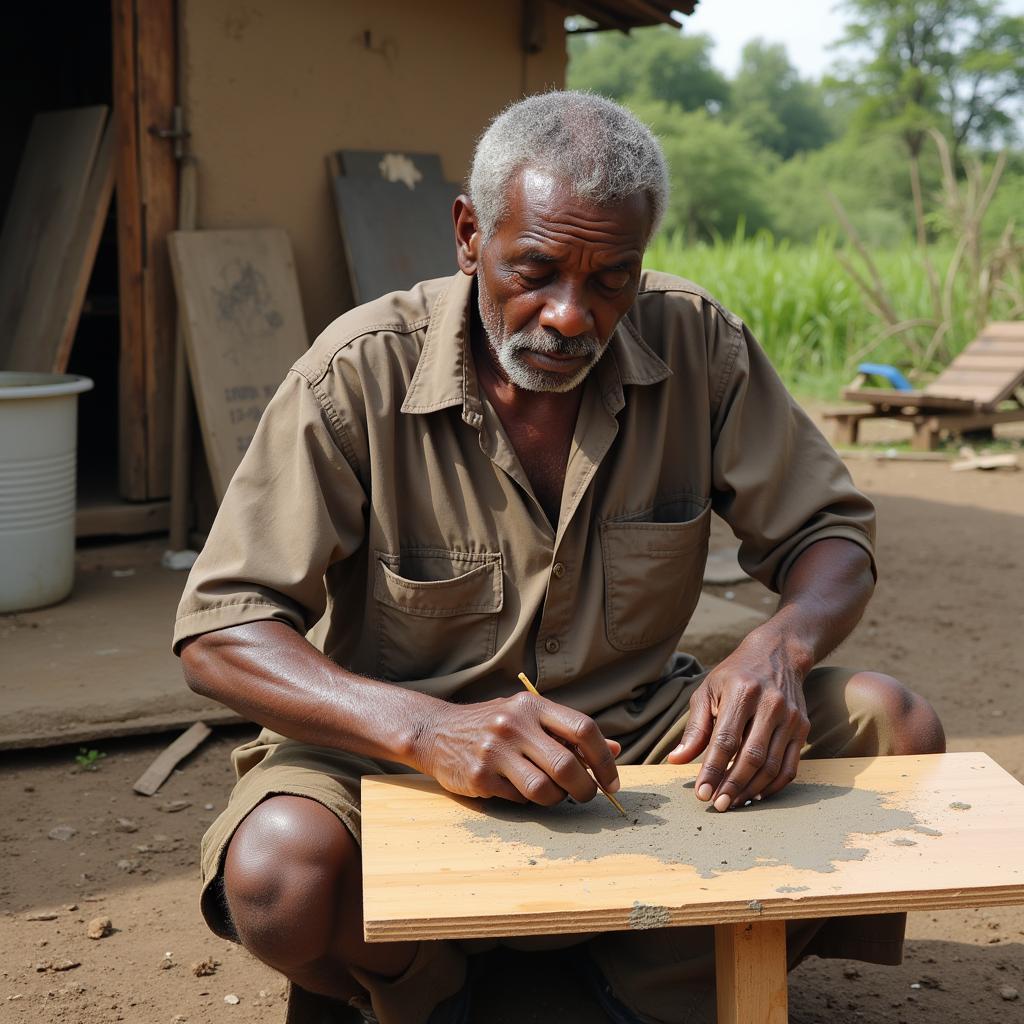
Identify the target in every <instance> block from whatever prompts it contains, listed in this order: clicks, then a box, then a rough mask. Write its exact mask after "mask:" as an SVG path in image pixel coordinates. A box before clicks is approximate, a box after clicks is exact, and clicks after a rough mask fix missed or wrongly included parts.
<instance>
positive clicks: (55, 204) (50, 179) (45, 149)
mask: <svg viewBox="0 0 1024 1024" xmlns="http://www.w3.org/2000/svg"><path fill="white" fill-rule="evenodd" d="M106 119H107V108H106V107H102V106H96V107H82V108H80V109H77V110H58V111H54V112H52V113H47V114H38V115H36V117H35V119H34V120H33V122H32V128H31V130H30V132H29V137H28V141H27V143H26V145H25V150H24V153H23V154H22V159H21V163H20V164H19V167H18V174H17V177H16V178H15V181H14V188H13V190H12V192H11V198H10V202H9V204H8V208H7V214H6V216H5V218H4V224H3V230H2V231H0V369H5V370H25V371H29V372H44V373H45V372H49V371H50V370H51V369H52V366H53V361H54V356H55V352H56V349H57V345H58V342H59V340H60V339H59V338H56V337H54V336H53V333H52V332H53V330H54V320H53V310H54V302H55V300H56V298H57V293H58V288H59V283H60V280H61V275H62V273H63V272H64V270H65V267H66V265H67V259H68V252H69V247H70V246H71V244H72V241H73V239H74V238H75V235H76V232H77V231H78V228H79V222H80V218H81V214H82V204H83V200H84V199H85V195H86V190H87V188H88V185H89V181H90V175H91V173H92V168H93V164H94V163H95V160H96V153H97V150H98V148H99V145H100V139H101V136H102V134H103V125H104V122H105V121H106Z"/></svg>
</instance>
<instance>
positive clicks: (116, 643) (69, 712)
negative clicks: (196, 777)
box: [0, 540, 238, 749]
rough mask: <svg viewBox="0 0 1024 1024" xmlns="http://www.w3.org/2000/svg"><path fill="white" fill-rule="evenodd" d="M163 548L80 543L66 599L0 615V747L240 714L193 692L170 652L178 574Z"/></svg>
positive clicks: (147, 543) (89, 737)
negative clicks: (166, 564)
mask: <svg viewBox="0 0 1024 1024" xmlns="http://www.w3.org/2000/svg"><path fill="white" fill-rule="evenodd" d="M164 546H165V545H164V544H163V542H162V541H161V540H156V541H153V540H149V541H141V542H132V543H125V544H116V545H109V546H103V547H85V548H80V549H79V551H78V553H77V557H76V577H75V589H74V592H73V593H72V595H71V597H70V598H68V600H67V601H64V602H62V603H61V604H58V605H54V606H53V607H51V608H42V609H39V610H38V611H32V612H22V613H19V614H15V615H2V616H0V749H11V748H15V747H42V746H52V745H54V744H58V743H79V742H85V741H87V740H90V741H91V740H98V739H105V738H107V737H110V736H127V735H132V734H134V733H146V732H159V731H163V730H165V729H175V728H178V727H180V726H186V725H189V724H191V723H192V722H194V721H196V720H198V719H201V720H202V721H205V722H207V723H208V724H212V723H214V722H225V721H237V720H238V718H237V716H236V715H235V714H234V712H231V711H228V710H227V709H226V708H224V707H221V706H220V705H219V704H215V703H214V702H213V701H209V700H206V699H204V698H202V697H199V696H197V695H196V694H194V693H192V692H191V691H190V690H189V689H188V687H187V686H186V685H185V683H184V681H183V679H182V676H181V666H180V665H179V664H178V659H177V658H175V657H174V655H173V654H171V650H170V638H171V623H172V621H173V619H174V610H175V608H176V607H177V604H178V598H179V597H180V595H181V591H182V588H183V587H184V585H185V577H186V574H185V573H182V572H171V571H170V570H167V569H163V568H161V566H160V556H161V554H162V553H163V548H164Z"/></svg>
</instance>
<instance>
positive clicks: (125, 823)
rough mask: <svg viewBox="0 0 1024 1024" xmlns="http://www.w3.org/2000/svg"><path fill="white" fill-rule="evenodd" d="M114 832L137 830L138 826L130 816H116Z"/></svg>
mask: <svg viewBox="0 0 1024 1024" xmlns="http://www.w3.org/2000/svg"><path fill="white" fill-rule="evenodd" d="M114 831H115V832H138V831H139V826H138V825H136V824H135V822H134V821H132V819H131V818H118V819H117V824H116V825H115V826H114Z"/></svg>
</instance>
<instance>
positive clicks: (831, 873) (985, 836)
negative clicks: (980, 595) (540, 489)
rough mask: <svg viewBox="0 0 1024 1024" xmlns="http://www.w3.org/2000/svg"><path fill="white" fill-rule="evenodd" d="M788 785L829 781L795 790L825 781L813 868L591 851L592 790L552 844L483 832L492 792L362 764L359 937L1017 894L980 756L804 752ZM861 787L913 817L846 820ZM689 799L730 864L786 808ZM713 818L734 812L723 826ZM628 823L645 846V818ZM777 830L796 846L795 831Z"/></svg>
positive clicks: (604, 825) (810, 913)
mask: <svg viewBox="0 0 1024 1024" xmlns="http://www.w3.org/2000/svg"><path fill="white" fill-rule="evenodd" d="M697 770H698V766H696V765H683V766H674V765H654V766H635V767H623V768H620V778H621V780H622V789H621V790H620V792H619V793H618V796H619V798H620V799H621V800H622V802H623V804H624V805H625V806H626V808H627V811H628V810H630V808H631V805H632V806H638V802H639V801H640V800H641V798H642V797H643V795H644V791H645V788H647V789H648V790H651V791H653V790H654V789H658V791H659V792H661V793H669V794H671V797H670V799H671V800H679V801H693V802H694V803H695V804H696V800H695V797H694V796H693V791H692V779H693V778H694V776H695V775H696V772H697ZM688 783H689V785H688ZM799 786H804V787H814V786H828V787H835V788H834V789H830V790H828V791H823V790H815V789H812V788H807V789H805V790H804V792H805V793H808V794H811V793H821V792H828V793H829V794H832V795H831V796H830V798H829V799H825V800H822V801H820V802H821V805H822V814H823V815H825V817H823V818H822V819H821V821H822V823H823V825H824V826H825V831H826V832H827V831H829V830H834V833H835V838H834V847H835V853H836V856H835V857H833V858H832V859H831V860H828V861H826V863H825V864H824V865H821V866H819V869H808V868H806V867H804V868H794V867H793V865H792V864H786V863H768V862H765V863H755V864H754V865H753V866H751V867H748V868H746V869H745V870H730V869H728V868H725V869H722V871H721V873H718V872H717V871H715V872H708V871H707V870H706V869H705V870H703V871H700V870H698V869H697V868H695V867H694V866H693V864H691V863H689V862H688V861H687V853H686V850H685V849H680V851H679V853H678V856H674V857H673V858H672V859H670V860H666V859H658V858H656V857H653V856H649V855H644V854H641V853H639V852H638V853H627V854H621V853H618V854H616V855H614V856H601V855H600V849H601V844H602V842H603V841H604V840H603V837H602V832H603V831H604V830H611V829H612V828H613V827H619V828H621V827H622V820H621V819H620V818H619V817H618V815H617V814H616V812H615V811H614V809H613V808H611V807H609V806H608V805H607V804H606V802H604V801H600V802H593V803H591V804H588V805H586V806H585V808H581V809H580V811H581V812H583V811H585V812H586V814H587V815H592V817H586V818H584V817H581V818H580V819H579V820H580V821H581V822H582V827H581V828H580V829H579V832H580V834H579V835H578V836H572V837H569V838H568V839H567V838H566V837H565V835H564V834H563V835H561V837H560V838H559V839H558V850H559V855H558V856H551V857H549V856H546V854H545V849H544V848H543V846H544V844H539V845H538V844H535V845H533V846H527V845H523V844H522V843H517V842H503V841H501V840H500V839H496V838H494V836H492V835H489V829H490V828H491V824H492V821H493V818H494V817H495V815H500V814H501V806H500V805H499V804H497V802H495V803H493V804H491V806H489V805H488V802H485V801H476V800H469V799H465V798H460V797H454V796H452V795H450V794H448V793H446V792H445V791H444V790H442V789H441V787H440V786H439V785H438V784H437V783H436V782H435V781H434V780H432V779H429V778H426V777H424V776H408V775H406V776H367V777H365V778H364V779H363V783H362V815H363V837H362V849H363V880H364V881H363V884H364V918H365V921H364V927H365V934H366V937H367V939H368V940H370V941H391V940H397V939H435V938H453V937H459V938H465V937H477V936H479V937H483V936H503V935H531V934H552V933H571V932H591V931H614V930H625V929H629V928H639V927H663V926H666V925H696V924H705V925H710V924H723V923H732V922H742V921H752V920H753V921H766V920H787V919H791V918H806V917H830V916H837V915H849V914H871V913H879V912H884V911H899V910H923V909H935V908H942V907H953V906H983V905H993V904H1010V903H1024V786H1021V785H1020V783H1018V782H1017V781H1016V780H1015V779H1014V778H1013V777H1012V776H1010V775H1009V774H1008V773H1007V772H1005V771H1004V770H1003V769H1002V768H1000V767H999V766H998V765H997V764H996V763H995V762H994V761H992V759H991V758H989V757H988V756H987V755H985V754H980V753H969V754H933V755H921V756H908V757H879V758H860V759H853V760H831V761H805V762H803V763H802V764H801V767H800V774H799V777H798V779H797V781H796V782H795V783H793V784H792V786H791V787H790V789H792V790H793V794H794V795H795V796H796V797H798V796H799V793H800V790H799V789H793V787H799ZM787 792H789V791H788V790H787ZM865 793H867V794H869V796H868V797H867V798H866V797H865V796H864V794H865ZM870 794H875V795H876V796H875V797H871V796H870ZM866 799H867V800H868V802H869V803H871V802H874V803H877V806H878V808H879V809H880V810H879V814H880V816H881V817H880V820H881V819H884V818H885V816H886V815H887V814H889V815H892V813H893V811H894V809H895V811H897V812H903V813H902V815H901V814H900V813H896V814H895V817H896V818H900V817H901V816H902V819H903V820H905V821H912V822H914V826H913V827H912V828H909V829H907V828H899V829H891V828H887V829H886V830H885V831H880V832H874V831H869V832H866V833H865V832H862V833H856V832H852V831H851V830H850V828H848V827H847V826H848V822H849V820H855V821H857V820H863V807H864V805H865V800H866ZM505 806H506V807H508V805H505ZM804 806H805V807H807V806H809V805H808V804H807V803H806V802H805V804H804ZM858 807H859V808H861V810H860V811H857V808H858ZM492 808H493V810H492ZM751 811H755V812H756V813H751ZM531 812H532V813H535V814H536V816H537V817H538V818H540V819H543V817H544V814H545V811H544V809H543V808H536V809H535V810H534V809H532V808H531ZM855 812H857V813H859V814H860V815H861V817H860V818H858V817H857V813H855ZM686 813H687V814H689V813H690V811H689V810H687V811H686ZM696 813H697V814H699V815H700V816H701V817H700V818H699V820H700V821H702V822H703V824H702V826H701V828H702V830H703V831H701V833H700V835H701V836H702V837H703V838H702V840H701V841H710V842H713V843H716V844H718V845H717V846H716V847H715V850H716V857H717V856H718V853H719V852H720V855H721V857H720V859H721V861H723V862H728V861H733V862H734V863H739V862H742V859H743V855H744V854H743V852H742V850H741V848H740V847H739V846H738V845H737V844H740V843H742V844H746V843H752V844H754V843H758V842H759V839H760V838H761V837H762V835H763V834H766V833H767V831H768V830H769V829H772V830H774V831H775V832H776V833H778V834H782V835H785V834H786V832H785V830H786V821H787V819H786V815H787V814H790V813H791V809H787V807H785V806H783V803H782V801H781V800H780V801H778V802H777V803H776V804H774V805H773V804H772V802H771V801H765V802H763V803H762V804H759V805H753V807H752V808H751V809H749V810H743V809H741V810H733V811H730V812H728V813H727V814H726V815H718V813H717V812H715V811H714V810H707V809H706V805H701V806H700V808H699V809H698V810H697V812H696ZM805 816H806V815H805ZM489 817H490V818H491V819H492V821H488V818H489ZM724 818H732V821H731V823H730V824H729V825H728V827H725V826H724V824H723V822H722V820H721V819H724ZM648 820H655V819H652V818H648ZM793 820H796V819H793ZM616 821H617V822H618V823H619V825H618V826H615V825H614V823H615V822H616ZM746 821H749V828H748V830H747V831H746V832H744V831H741V829H740V828H739V827H738V826H741V825H742V826H743V827H747V826H746V825H745V824H744V822H746ZM609 823H611V824H609ZM635 834H636V836H637V837H638V842H637V845H642V844H643V836H644V828H643V826H641V827H640V828H639V829H638V830H636V833H635ZM790 839H791V840H792V843H794V844H796V849H798V850H799V849H800V845H801V843H803V841H804V837H803V836H801V835H796V836H794V837H790ZM787 841H789V840H787ZM806 841H807V843H811V842H812V837H811V836H810V835H808V836H807V837H806ZM567 842H568V843H570V844H571V843H573V842H578V850H579V856H578V857H577V856H576V855H575V854H572V855H570V856H566V854H565V847H566V843H567ZM687 842H691V840H690V839H687ZM684 845H685V844H684V843H682V842H681V843H680V846H681V847H682V846H684ZM570 848H571V847H570ZM743 849H745V850H746V851H749V850H750V849H751V847H750V846H745V847H744V848H743ZM827 849H828V846H827V844H826V850H827ZM595 851H596V852H595ZM857 851H863V852H857ZM746 855H747V856H748V858H749V857H750V856H751V855H750V854H749V853H747V854H746ZM753 856H757V854H754V855H753ZM845 856H851V857H853V859H844V857H845ZM715 863H718V861H717V860H716V861H715ZM822 868H823V869H822ZM780 890H781V891H780Z"/></svg>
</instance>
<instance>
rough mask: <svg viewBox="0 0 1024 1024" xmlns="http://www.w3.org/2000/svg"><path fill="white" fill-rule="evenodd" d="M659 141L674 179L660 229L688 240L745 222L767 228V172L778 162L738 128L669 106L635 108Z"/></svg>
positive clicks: (728, 229) (709, 236)
mask: <svg viewBox="0 0 1024 1024" xmlns="http://www.w3.org/2000/svg"><path fill="white" fill-rule="evenodd" d="M632 106H633V110H634V111H635V112H636V114H637V115H638V116H639V117H640V118H642V119H643V120H644V121H646V122H647V124H649V125H650V126H651V128H652V129H653V131H654V132H655V134H657V135H658V137H659V139H660V140H661V144H662V148H663V149H664V151H665V159H666V161H667V162H668V166H669V171H670V173H671V176H672V195H671V198H670V200H669V208H668V211H667V213H666V217H665V225H664V228H665V230H666V231H668V232H674V233H679V234H681V235H683V236H684V237H686V238H687V239H689V240H691V241H696V240H697V239H698V238H705V239H710V238H712V237H714V235H716V234H721V233H727V232H731V231H732V230H733V229H734V228H735V226H736V223H737V221H739V220H741V219H743V220H745V221H746V222H747V223H748V224H749V225H750V227H751V229H752V230H757V229H759V228H761V227H766V226H768V225H769V223H770V219H769V216H770V215H769V212H768V172H769V170H770V168H771V167H772V166H773V164H774V163H775V160H776V158H775V157H774V156H773V154H771V153H767V152H765V151H764V150H762V149H760V148H759V147H758V146H757V145H756V144H755V143H753V142H752V141H751V140H750V138H749V137H748V136H747V134H746V132H745V131H744V130H743V129H742V128H741V127H740V126H739V125H738V124H734V123H732V122H729V121H725V120H723V119H721V118H715V117H712V116H710V115H709V114H708V113H707V112H706V111H704V110H697V111H693V112H692V113H680V112H678V111H676V110H673V108H671V107H670V106H668V105H667V104H652V103H633V104H632Z"/></svg>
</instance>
